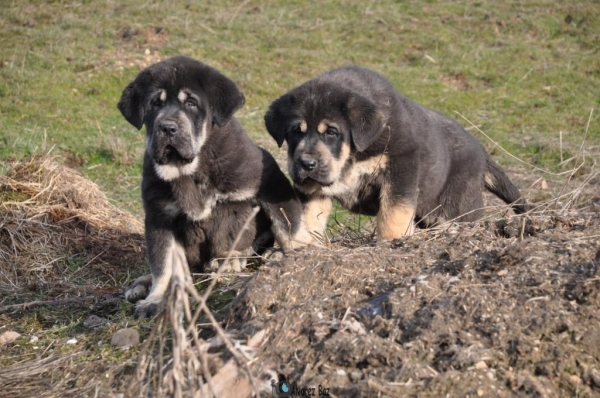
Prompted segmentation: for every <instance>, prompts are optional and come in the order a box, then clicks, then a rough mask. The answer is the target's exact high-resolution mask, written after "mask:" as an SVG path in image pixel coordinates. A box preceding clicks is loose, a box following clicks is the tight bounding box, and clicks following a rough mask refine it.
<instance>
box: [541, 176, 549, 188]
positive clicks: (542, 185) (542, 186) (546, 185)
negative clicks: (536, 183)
mask: <svg viewBox="0 0 600 398" xmlns="http://www.w3.org/2000/svg"><path fill="white" fill-rule="evenodd" d="M540 188H541V189H548V181H546V180H545V179H543V178H542V182H541V183H540Z"/></svg>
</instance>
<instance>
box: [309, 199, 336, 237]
mask: <svg viewBox="0 0 600 398" xmlns="http://www.w3.org/2000/svg"><path fill="white" fill-rule="evenodd" d="M331 207H332V201H331V198H327V197H323V196H314V197H312V198H311V199H310V200H309V201H308V202H307V203H305V204H304V223H305V224H306V228H308V231H309V232H310V233H314V234H317V235H320V236H324V235H325V228H327V219H328V218H329V214H330V213H331Z"/></svg>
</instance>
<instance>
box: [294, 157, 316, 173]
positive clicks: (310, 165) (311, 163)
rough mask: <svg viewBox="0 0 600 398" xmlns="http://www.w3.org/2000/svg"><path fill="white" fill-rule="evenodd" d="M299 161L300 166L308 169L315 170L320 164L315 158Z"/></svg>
mask: <svg viewBox="0 0 600 398" xmlns="http://www.w3.org/2000/svg"><path fill="white" fill-rule="evenodd" d="M298 163H300V167H302V168H303V169H304V170H306V171H313V170H314V169H316V168H317V165H318V163H317V161H316V160H315V159H300V160H299V162H298Z"/></svg>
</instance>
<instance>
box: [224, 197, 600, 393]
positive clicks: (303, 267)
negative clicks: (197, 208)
mask: <svg viewBox="0 0 600 398" xmlns="http://www.w3.org/2000/svg"><path fill="white" fill-rule="evenodd" d="M599 207H600V206H598V207H593V208H592V209H591V210H589V212H584V211H578V212H575V211H572V212H563V213H561V214H558V213H550V212H546V213H545V214H543V215H536V216H525V217H512V218H508V219H502V220H500V221H486V222H480V223H474V224H463V225H459V226H456V225H454V226H449V227H448V228H446V229H438V230H437V231H431V230H430V231H423V232H420V233H418V234H417V235H415V236H413V237H411V238H408V239H405V240H403V241H401V242H397V243H395V244H393V245H392V246H390V247H361V248H355V249H348V248H337V249H332V250H329V251H320V252H319V253H317V252H313V251H305V252H301V253H299V254H297V255H296V256H292V257H289V258H286V259H284V260H282V261H280V262H276V263H270V264H267V265H266V266H263V267H261V268H260V269H259V270H258V271H257V273H256V275H255V276H254V277H253V278H252V279H251V280H249V282H248V284H247V285H246V287H245V289H244V290H243V291H242V292H241V294H240V295H239V296H238V298H237V299H236V300H235V301H234V302H233V303H232V305H231V307H230V308H229V310H228V312H227V313H226V314H225V315H224V317H225V319H227V320H228V322H229V324H228V327H230V328H237V329H239V330H241V331H242V332H243V333H245V334H246V335H252V334H253V333H255V332H256V331H258V330H261V329H263V328H265V327H266V328H268V330H269V335H270V341H269V342H268V343H267V344H265V345H264V346H263V347H262V349H261V352H260V353H259V354H258V358H257V359H256V362H255V364H261V365H262V366H267V367H273V366H274V367H275V368H278V369H279V371H280V373H281V375H280V376H279V377H280V381H281V380H282V379H284V378H285V379H286V380H287V381H288V382H289V383H291V384H292V385H294V383H295V384H296V386H297V387H299V388H300V387H306V388H309V389H311V388H314V391H315V394H318V391H319V388H322V389H326V388H328V389H329V392H330V393H333V394H335V395H337V396H415V395H417V394H418V395H419V396H432V397H434V396H435V397H438V396H445V395H446V393H451V395H452V396H515V395H517V396H547V397H553V396H555V397H558V396H563V395H564V394H572V395H576V394H578V396H594V395H598V394H600V243H599V242H600V212H599V211H598V208H599ZM256 366H257V367H258V366H259V365H256ZM257 370H258V369H257ZM258 371H260V370H258Z"/></svg>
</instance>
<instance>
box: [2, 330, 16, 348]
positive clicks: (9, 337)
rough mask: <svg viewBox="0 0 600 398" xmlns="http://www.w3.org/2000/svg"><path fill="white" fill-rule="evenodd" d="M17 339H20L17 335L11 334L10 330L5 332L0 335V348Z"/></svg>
mask: <svg viewBox="0 0 600 398" xmlns="http://www.w3.org/2000/svg"><path fill="white" fill-rule="evenodd" d="M19 337H21V335H20V334H19V333H17V332H13V331H12V330H7V331H6V332H4V333H2V334H0V347H3V346H5V345H7V344H10V343H12V342H13V341H15V340H16V339H18V338H19Z"/></svg>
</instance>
